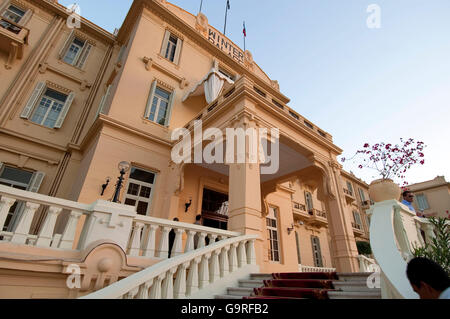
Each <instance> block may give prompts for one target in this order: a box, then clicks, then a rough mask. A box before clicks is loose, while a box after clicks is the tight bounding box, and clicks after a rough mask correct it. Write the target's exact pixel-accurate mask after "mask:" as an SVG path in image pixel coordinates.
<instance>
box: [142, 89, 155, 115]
mask: <svg viewBox="0 0 450 319" xmlns="http://www.w3.org/2000/svg"><path fill="white" fill-rule="evenodd" d="M155 90H156V80H155V81H153V83H152V86H151V88H150V93H149V95H148V100H147V106H146V108H145V115H144V116H145V118H146V119H148V117H149V116H150V110H151V109H152V103H153V96H154V95H155Z"/></svg>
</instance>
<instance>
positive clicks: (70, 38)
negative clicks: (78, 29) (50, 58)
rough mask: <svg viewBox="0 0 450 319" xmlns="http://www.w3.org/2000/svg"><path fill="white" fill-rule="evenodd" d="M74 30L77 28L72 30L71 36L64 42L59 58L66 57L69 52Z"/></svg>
mask: <svg viewBox="0 0 450 319" xmlns="http://www.w3.org/2000/svg"><path fill="white" fill-rule="evenodd" d="M74 32H75V30H72V32H70V34H69V37H68V38H67V39H66V41H65V42H64V45H63V47H62V48H61V51H59V58H60V59H62V58H63V57H64V55H65V54H66V52H67V49H68V48H69V45H70V44H71V43H72V39H73V35H74Z"/></svg>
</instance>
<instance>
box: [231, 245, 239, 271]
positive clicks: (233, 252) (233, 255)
mask: <svg viewBox="0 0 450 319" xmlns="http://www.w3.org/2000/svg"><path fill="white" fill-rule="evenodd" d="M237 245H238V243H234V244H232V245H231V248H230V272H233V271H235V270H236V269H237V268H238V261H237V253H236V247H237Z"/></svg>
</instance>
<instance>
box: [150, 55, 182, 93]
mask: <svg viewBox="0 0 450 319" xmlns="http://www.w3.org/2000/svg"><path fill="white" fill-rule="evenodd" d="M142 61H143V62H144V64H145V69H146V70H147V71H151V69H152V68H155V69H158V70H159V71H161V72H163V73H165V74H166V75H168V76H170V77H171V78H173V79H175V80H176V81H178V82H179V83H180V89H184V88H186V87H187V86H189V81H187V80H186V78H184V77H181V76H178V75H176V74H175V73H173V72H171V71H169V70H167V69H166V68H165V67H163V66H162V65H160V64H158V63H157V62H155V61H154V60H153V59H152V58H149V57H143V58H142ZM162 85H164V86H166V87H170V88H171V90H172V91H173V90H174V88H173V87H172V86H171V85H169V84H165V83H163V84H162Z"/></svg>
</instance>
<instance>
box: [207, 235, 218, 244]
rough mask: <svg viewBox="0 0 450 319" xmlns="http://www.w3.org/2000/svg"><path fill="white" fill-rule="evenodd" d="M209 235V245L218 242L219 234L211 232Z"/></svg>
mask: <svg viewBox="0 0 450 319" xmlns="http://www.w3.org/2000/svg"><path fill="white" fill-rule="evenodd" d="M208 237H209V245H212V244H214V243H215V242H216V239H217V235H214V234H209V235H208Z"/></svg>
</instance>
